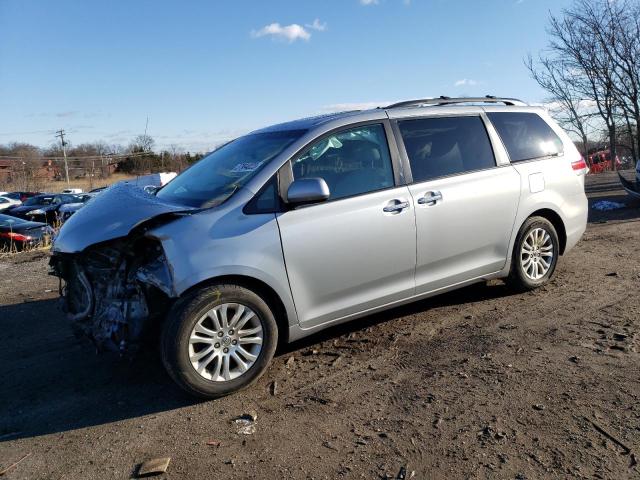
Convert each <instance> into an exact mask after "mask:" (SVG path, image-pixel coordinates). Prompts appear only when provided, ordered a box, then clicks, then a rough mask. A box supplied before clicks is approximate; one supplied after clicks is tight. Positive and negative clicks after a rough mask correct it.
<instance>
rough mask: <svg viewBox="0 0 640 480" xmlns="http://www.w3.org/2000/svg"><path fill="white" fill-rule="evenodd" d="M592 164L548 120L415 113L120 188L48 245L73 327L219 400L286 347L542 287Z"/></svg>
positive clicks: (259, 137) (269, 133) (433, 103)
mask: <svg viewBox="0 0 640 480" xmlns="http://www.w3.org/2000/svg"><path fill="white" fill-rule="evenodd" d="M587 170H588V169H587V166H586V164H585V161H584V159H583V158H582V157H581V156H580V154H579V153H578V151H577V149H576V148H575V146H574V145H573V142H572V141H571V140H570V139H569V137H568V136H567V134H566V133H565V132H563V131H562V129H560V128H559V127H558V125H557V124H556V123H555V122H554V121H553V120H552V119H551V118H550V117H549V115H548V114H547V113H546V111H544V110H543V109H541V108H538V107H531V106H527V105H526V104H523V103H522V102H520V101H517V100H513V99H504V98H495V97H482V98H461V99H459V98H449V97H440V98H438V99H428V100H416V101H407V102H402V103H398V104H394V105H390V106H388V107H386V108H378V109H374V110H367V111H353V112H343V113H336V114H331V115H325V116H320V117H313V118H306V119H302V120H297V121H293V122H289V123H284V124H281V125H276V126H272V127H268V128H265V129H262V130H258V131H255V132H253V133H250V134H248V135H245V136H243V137H240V138H238V139H236V140H234V141H232V142H230V143H228V144H226V145H224V146H222V147H221V148H219V149H217V150H215V151H214V152H212V153H211V154H209V155H208V156H207V157H205V158H204V159H202V160H200V161H199V162H198V163H196V164H194V165H193V166H192V167H190V168H189V169H188V170H186V171H184V172H182V174H180V175H179V176H178V177H176V178H175V179H174V180H172V181H171V182H170V183H168V184H167V185H165V186H164V187H162V188H161V189H159V190H158V191H157V192H153V193H152V194H150V193H148V192H145V191H143V190H142V189H139V188H137V187H135V186H130V185H115V186H113V187H111V188H109V189H107V190H106V191H104V192H103V193H102V194H101V195H99V196H97V197H96V198H95V199H94V200H93V201H92V202H91V203H89V204H88V205H87V206H86V207H85V208H83V209H81V210H79V211H78V212H77V213H76V214H75V215H73V216H72V217H71V218H70V219H69V221H67V222H66V223H65V224H64V226H63V227H62V229H61V231H60V233H59V235H58V236H57V238H56V239H55V242H54V244H53V254H52V258H51V273H52V274H54V275H57V276H59V277H61V278H62V279H63V280H64V284H63V285H64V286H63V288H62V289H61V293H62V303H63V306H64V309H65V311H66V312H67V316H68V317H69V319H70V320H71V322H72V324H73V325H74V327H75V328H76V329H78V330H80V331H81V332H83V333H84V334H87V335H88V336H89V337H91V338H92V339H93V341H94V342H95V344H96V345H97V346H98V347H100V348H102V349H110V350H115V351H118V352H121V353H122V354H125V353H127V352H132V351H135V350H136V349H137V348H139V347H140V346H141V345H145V344H148V341H154V340H155V341H156V342H158V341H159V344H160V349H161V352H162V358H163V363H164V365H165V367H166V368H167V371H168V372H169V374H170V375H171V377H172V378H173V379H174V380H175V381H176V382H177V383H178V384H179V385H180V386H181V387H183V388H184V389H186V390H187V391H188V392H189V393H191V394H193V395H197V396H201V397H209V398H211V397H218V396H221V395H225V394H229V393H231V392H234V391H236V390H238V389H240V388H243V387H246V386H247V385H249V384H250V383H252V382H253V381H255V380H256V379H257V378H258V377H259V376H260V375H261V374H262V373H263V372H264V371H265V369H266V368H267V365H268V364H269V362H270V360H271V358H272V357H273V355H274V352H275V350H276V347H277V345H278V344H279V343H283V342H292V341H295V340H298V339H300V338H302V337H305V336H307V335H310V334H312V333H314V332H318V331H319V330H322V329H324V328H327V327H328V326H330V325H335V324H337V323H340V322H345V321H350V320H355V319H357V318H359V317H363V316H365V315H369V314H371V313H373V312H377V311H380V310H384V309H388V308H392V307H394V306H397V305H401V304H403V303H408V302H412V301H414V300H418V299H423V298H425V297H428V296H431V295H436V294H438V293H441V292H445V291H448V290H452V289H455V288H460V287H463V286H465V285H469V284H471V283H474V282H481V281H486V280H489V279H494V278H504V279H505V280H506V281H507V282H509V283H510V284H512V285H513V287H514V288H517V289H533V288H536V287H539V286H541V285H544V284H545V283H546V282H548V281H549V279H550V278H551V276H552V275H553V273H554V270H555V268H556V265H557V262H558V258H559V256H560V255H562V254H564V253H566V252H568V251H569V250H570V249H571V248H572V247H573V246H574V245H575V244H576V243H577V242H578V240H579V239H580V237H581V236H582V234H583V232H584V230H585V227H586V222H587V199H586V196H585V193H584V176H585V174H586V173H587Z"/></svg>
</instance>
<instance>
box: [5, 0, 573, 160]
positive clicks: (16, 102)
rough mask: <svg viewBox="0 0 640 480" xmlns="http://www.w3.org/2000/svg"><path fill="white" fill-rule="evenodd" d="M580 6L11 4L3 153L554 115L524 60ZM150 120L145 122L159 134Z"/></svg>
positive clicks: (193, 145) (239, 1) (482, 2)
mask: <svg viewBox="0 0 640 480" xmlns="http://www.w3.org/2000/svg"><path fill="white" fill-rule="evenodd" d="M568 4H569V0H233V1H232V0H227V1H223V0H189V1H187V0H185V1H178V0H174V1H170V0H109V1H92V0H76V1H71V0H56V1H53V0H48V1H45V0H0V144H5V143H9V142H12V141H23V142H28V143H32V144H35V145H38V146H42V147H46V146H49V145H50V144H52V143H53V142H55V141H56V138H55V137H54V133H55V131H56V130H58V129H61V128H64V129H65V130H66V131H67V138H68V140H69V141H70V142H71V143H72V144H76V145H77V144H80V143H83V142H91V141H99V140H100V141H104V142H107V143H110V144H111V143H121V144H125V145H126V144H127V143H129V142H130V141H131V140H132V139H133V138H134V137H135V136H136V135H138V134H141V133H144V131H145V128H147V132H148V134H149V135H151V136H152V137H153V138H154V139H155V140H156V146H157V147H160V148H167V147H169V146H171V145H174V146H177V147H178V148H180V149H183V150H184V151H190V152H197V151H199V152H204V151H208V150H210V149H211V148H213V147H214V146H216V145H218V144H220V143H221V142H223V141H226V140H229V139H231V138H234V137H236V136H238V135H241V134H243V133H246V132H249V131H251V130H253V129H256V128H260V127H263V126H267V125H270V124H273V123H279V122H283V121H287V120H292V119H295V118H300V117H306V116H310V115H316V114H321V113H326V112H329V111H337V110H345V109H353V108H361V107H364V108H368V107H371V106H375V105H385V104H388V103H391V102H394V101H400V100H406V99H413V98H425V97H432V96H439V95H448V96H463V95H471V96H475V95H486V94H492V95H498V96H510V97H516V98H520V99H522V100H525V101H527V102H535V103H537V102H542V101H543V100H544V99H545V93H544V92H543V91H542V90H541V89H540V88H539V87H538V86H537V84H536V83H535V82H534V81H533V80H532V79H531V78H530V77H529V74H528V72H527V70H526V68H525V67H524V64H523V58H524V57H525V56H526V55H527V54H528V53H532V54H534V55H536V54H537V53H538V52H539V51H540V50H542V49H544V48H545V46H546V44H547V41H548V38H547V35H546V30H545V29H546V26H547V23H548V17H549V12H550V11H551V12H554V13H557V12H559V10H560V9H561V8H563V7H564V6H567V5H568ZM147 122H148V123H147Z"/></svg>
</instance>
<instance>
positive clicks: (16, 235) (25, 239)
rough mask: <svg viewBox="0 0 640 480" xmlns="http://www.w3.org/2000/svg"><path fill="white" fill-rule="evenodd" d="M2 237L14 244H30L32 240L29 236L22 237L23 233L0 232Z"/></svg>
mask: <svg viewBox="0 0 640 480" xmlns="http://www.w3.org/2000/svg"><path fill="white" fill-rule="evenodd" d="M0 237H3V238H8V239H9V240H13V241H14V242H28V241H29V240H31V237H30V236H29V235H22V234H21V233H16V232H0Z"/></svg>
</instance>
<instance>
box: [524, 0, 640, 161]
mask: <svg viewBox="0 0 640 480" xmlns="http://www.w3.org/2000/svg"><path fill="white" fill-rule="evenodd" d="M548 34H549V44H548V45H547V48H546V49H545V50H544V51H542V52H541V53H540V54H539V55H538V56H537V57H536V58H533V57H532V56H531V55H529V57H528V58H526V59H525V64H526V66H527V68H528V69H529V71H530V72H531V76H532V77H533V79H534V80H536V82H537V83H538V84H539V85H540V86H541V87H542V88H543V89H544V90H545V91H546V92H547V93H548V95H549V97H548V98H547V103H548V104H549V106H550V111H551V114H552V115H553V116H554V117H555V118H556V120H557V121H558V122H559V123H560V124H561V126H562V127H563V128H564V129H565V130H567V131H568V132H570V133H572V134H574V135H575V136H577V137H578V138H579V142H578V144H579V146H580V150H581V151H582V153H583V155H584V156H585V157H587V156H588V153H589V152H590V150H591V149H590V147H591V146H592V145H593V144H594V143H601V144H605V145H607V148H608V149H609V150H610V154H611V158H612V159H614V158H616V155H619V154H620V150H621V149H625V150H626V151H627V152H628V153H629V154H630V155H631V157H632V158H633V160H634V161H637V159H638V154H639V153H640V135H639V132H638V128H639V126H640V2H639V1H638V0H615V1H614V0H574V1H573V3H572V4H571V5H570V6H569V7H568V8H566V9H564V10H563V11H562V12H561V13H560V14H559V15H550V19H549V26H548ZM611 164H612V167H613V168H615V162H613V161H612V162H611Z"/></svg>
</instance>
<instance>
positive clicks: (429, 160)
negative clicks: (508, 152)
mask: <svg viewBox="0 0 640 480" xmlns="http://www.w3.org/2000/svg"><path fill="white" fill-rule="evenodd" d="M398 126H399V128H400V134H401V135H402V140H403V142H404V146H405V150H406V151H407V156H408V157H409V164H410V165H411V173H412V175H413V181H414V182H416V183H419V182H425V181H427V180H431V179H434V178H439V177H445V176H448V175H455V174H459V173H465V172H473V171H476V170H484V169H487V168H492V167H495V166H496V161H495V157H494V156H493V149H492V148H491V142H490V140H489V136H488V134H487V130H486V129H485V127H484V123H483V122H482V119H481V118H480V117H432V118H421V119H415V120H403V121H400V122H398Z"/></svg>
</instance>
